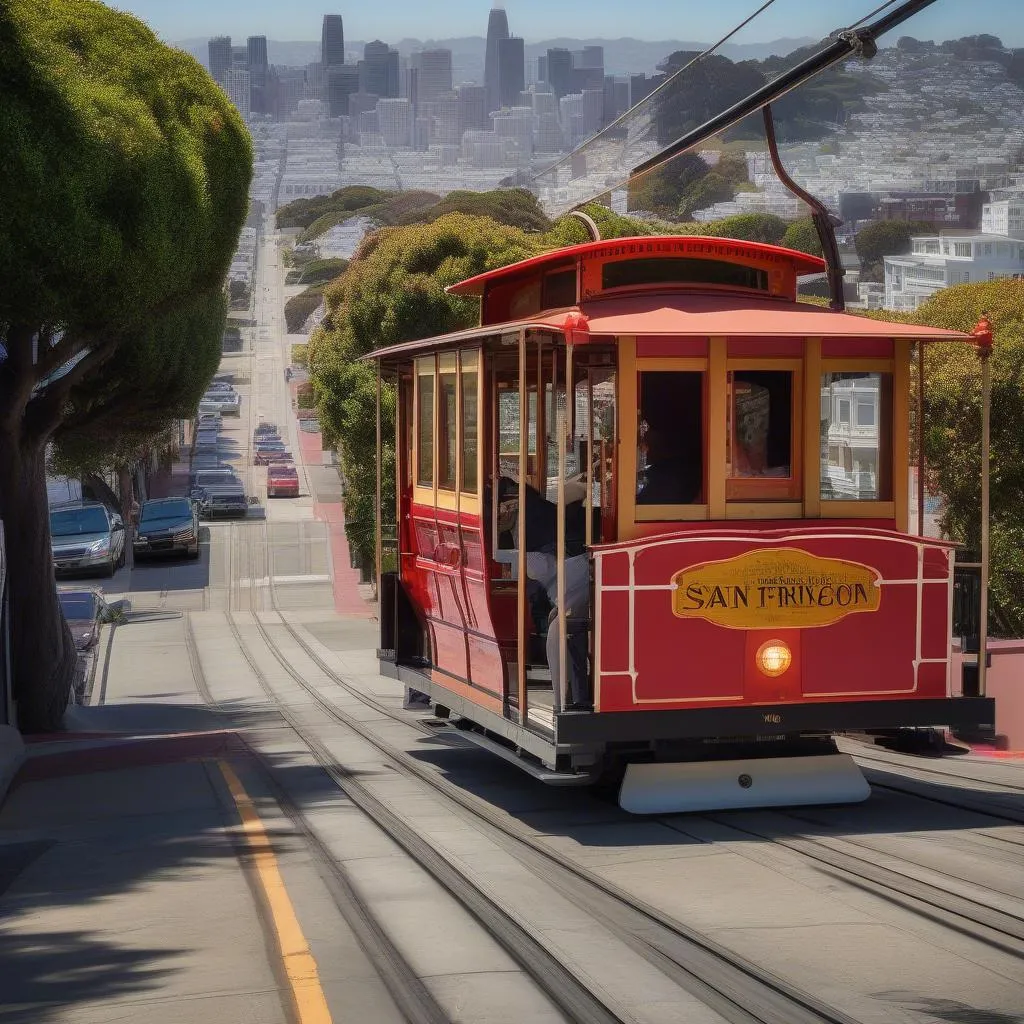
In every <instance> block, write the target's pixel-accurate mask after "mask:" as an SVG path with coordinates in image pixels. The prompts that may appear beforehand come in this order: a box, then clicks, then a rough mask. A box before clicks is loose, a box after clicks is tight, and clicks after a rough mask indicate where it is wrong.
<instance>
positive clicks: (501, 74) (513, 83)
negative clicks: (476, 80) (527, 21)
mask: <svg viewBox="0 0 1024 1024" xmlns="http://www.w3.org/2000/svg"><path fill="white" fill-rule="evenodd" d="M525 86H526V56H525V53H524V50H523V40H522V39H520V38H519V36H510V37H509V38H508V39H499V40H498V106H500V107H514V106H515V105H516V104H517V103H518V102H519V94H520V93H521V92H522V91H523V89H524V88H525Z"/></svg>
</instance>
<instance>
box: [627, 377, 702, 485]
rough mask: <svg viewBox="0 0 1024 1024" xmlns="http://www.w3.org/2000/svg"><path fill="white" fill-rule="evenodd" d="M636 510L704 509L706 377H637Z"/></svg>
mask: <svg viewBox="0 0 1024 1024" xmlns="http://www.w3.org/2000/svg"><path fill="white" fill-rule="evenodd" d="M637 384H638V388H637V391H638V395H639V399H640V402H639V409H638V416H637V462H636V467H637V479H636V503H637V505H699V504H701V502H702V501H703V499H704V374H703V373H701V372H699V371H695V370H664V371H663V370H656V371H645V372H643V373H640V374H639V375H638V381H637Z"/></svg>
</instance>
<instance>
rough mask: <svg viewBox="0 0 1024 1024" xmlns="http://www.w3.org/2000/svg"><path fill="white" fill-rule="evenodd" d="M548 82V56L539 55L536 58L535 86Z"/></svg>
mask: <svg viewBox="0 0 1024 1024" xmlns="http://www.w3.org/2000/svg"><path fill="white" fill-rule="evenodd" d="M547 80H548V55H547V54H546V53H545V54H541V56H539V57H538V58H537V84H538V85H539V84H541V83H544V84H547Z"/></svg>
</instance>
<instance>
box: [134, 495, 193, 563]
mask: <svg viewBox="0 0 1024 1024" xmlns="http://www.w3.org/2000/svg"><path fill="white" fill-rule="evenodd" d="M132 550H133V551H134V552H135V559H136V561H138V560H140V559H143V558H151V557H153V556H155V555H171V554H176V553H179V554H185V555H187V556H188V557H189V558H198V557H199V515H198V513H197V511H196V507H195V505H194V504H193V503H192V502H191V501H190V500H189V499H188V498H154V499H153V500H152V501H147V502H144V503H143V505H142V514H141V516H140V517H139V525H138V527H137V528H136V530H135V541H134V543H133V545H132Z"/></svg>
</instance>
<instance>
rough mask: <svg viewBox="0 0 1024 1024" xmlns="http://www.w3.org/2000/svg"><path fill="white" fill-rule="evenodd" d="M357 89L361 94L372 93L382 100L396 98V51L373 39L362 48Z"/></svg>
mask: <svg viewBox="0 0 1024 1024" xmlns="http://www.w3.org/2000/svg"><path fill="white" fill-rule="evenodd" d="M359 68H360V75H359V87H360V90H361V91H362V92H368V93H372V94H373V95H374V96H380V97H381V98H382V99H393V98H396V97H397V96H398V51H397V50H393V49H391V47H390V46H388V44H387V43H382V42H381V41H380V40H379V39H374V40H373V42H372V43H367V44H366V45H365V46H364V47H363V59H362V60H361V61H360V63H359Z"/></svg>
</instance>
